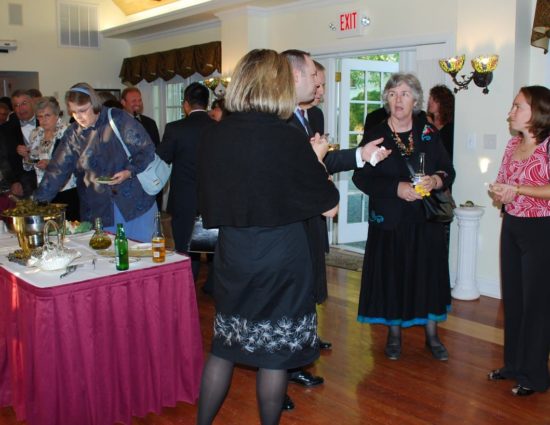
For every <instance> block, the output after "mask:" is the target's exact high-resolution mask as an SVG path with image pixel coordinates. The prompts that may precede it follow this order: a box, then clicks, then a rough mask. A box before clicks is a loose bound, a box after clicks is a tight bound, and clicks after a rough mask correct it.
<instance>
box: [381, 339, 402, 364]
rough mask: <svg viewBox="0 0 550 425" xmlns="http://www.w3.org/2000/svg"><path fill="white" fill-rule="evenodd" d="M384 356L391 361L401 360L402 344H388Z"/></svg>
mask: <svg viewBox="0 0 550 425" xmlns="http://www.w3.org/2000/svg"><path fill="white" fill-rule="evenodd" d="M384 354H385V355H386V357H387V358H388V359H390V360H399V357H401V344H400V343H392V344H386V348H384Z"/></svg>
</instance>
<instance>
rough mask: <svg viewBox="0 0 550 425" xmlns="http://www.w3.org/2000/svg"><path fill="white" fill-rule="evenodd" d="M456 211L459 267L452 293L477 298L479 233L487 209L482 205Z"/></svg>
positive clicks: (457, 296)
mask: <svg viewBox="0 0 550 425" xmlns="http://www.w3.org/2000/svg"><path fill="white" fill-rule="evenodd" d="M454 211H455V216H456V218H457V219H458V263H457V268H458V269H457V274H456V282H455V286H454V288H453V290H452V291H451V295H452V297H453V298H456V299H458V300H476V299H478V298H479V289H478V286H477V282H476V260H477V234H478V230H479V221H480V220H481V216H482V215H483V213H484V212H485V211H484V210H483V208H482V207H460V208H456V209H455V210H454Z"/></svg>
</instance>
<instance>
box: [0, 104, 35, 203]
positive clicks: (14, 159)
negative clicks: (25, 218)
mask: <svg viewBox="0 0 550 425" xmlns="http://www.w3.org/2000/svg"><path fill="white" fill-rule="evenodd" d="M12 115H15V114H12ZM36 126H38V120H37V121H36ZM0 132H2V133H3V137H2V139H4V140H3V143H5V145H6V152H7V160H8V162H9V164H10V168H11V172H12V180H13V181H14V182H15V181H18V182H21V185H22V186H23V191H24V193H25V196H28V195H30V194H31V193H32V191H33V190H34V189H36V173H35V172H34V170H32V171H25V170H23V162H22V157H21V155H19V154H18V153H17V146H18V145H24V144H25V139H24V138H23V132H22V131H21V125H20V123H19V119H17V118H15V119H10V120H8V121H7V122H6V123H4V125H2V126H1V127H0Z"/></svg>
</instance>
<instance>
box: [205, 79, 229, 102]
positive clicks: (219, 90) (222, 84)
mask: <svg viewBox="0 0 550 425" xmlns="http://www.w3.org/2000/svg"><path fill="white" fill-rule="evenodd" d="M230 82H231V77H212V78H208V79H206V80H204V85H205V86H206V87H208V88H209V89H210V90H212V92H214V95H215V96H216V97H218V98H220V97H224V96H225V89H226V88H227V86H228V85H229V83H230Z"/></svg>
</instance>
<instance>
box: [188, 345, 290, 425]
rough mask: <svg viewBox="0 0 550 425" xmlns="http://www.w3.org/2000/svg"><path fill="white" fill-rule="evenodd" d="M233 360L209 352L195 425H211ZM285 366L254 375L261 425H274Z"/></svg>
mask: <svg viewBox="0 0 550 425" xmlns="http://www.w3.org/2000/svg"><path fill="white" fill-rule="evenodd" d="M233 367H234V364H233V362H230V361H229V360H225V359H222V358H220V357H217V356H215V355H213V354H211V355H210V356H209V357H208V360H207V362H206V365H205V366H204V370H203V372H202V382H201V391H200V396H199V410H198V414H197V425H210V424H212V421H213V420H214V418H215V417H216V414H217V413H218V410H220V407H221V405H222V403H223V401H224V400H225V397H226V395H227V392H228V390H229V387H230V386H231V378H232V377H233ZM287 380H288V378H287V371H286V370H285V369H259V370H258V374H257V376H256V397H257V399H258V405H259V409H260V419H261V424H262V425H277V424H278V423H279V419H280V417H281V408H282V406H283V401H284V398H285V394H286V386H287Z"/></svg>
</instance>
